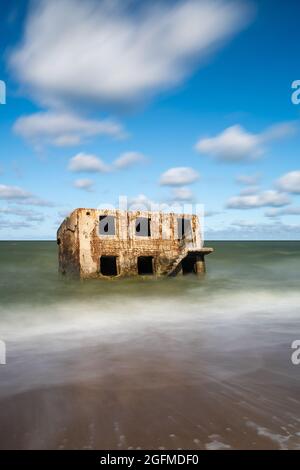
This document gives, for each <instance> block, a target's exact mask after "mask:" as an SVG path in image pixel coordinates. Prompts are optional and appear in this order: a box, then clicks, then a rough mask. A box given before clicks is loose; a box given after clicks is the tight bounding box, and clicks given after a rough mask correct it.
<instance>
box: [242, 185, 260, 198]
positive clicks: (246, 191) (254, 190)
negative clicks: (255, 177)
mask: <svg viewBox="0 0 300 470" xmlns="http://www.w3.org/2000/svg"><path fill="white" fill-rule="evenodd" d="M258 192H259V186H247V187H246V188H244V189H242V190H241V192H240V195H241V196H249V195H251V194H256V193H258Z"/></svg>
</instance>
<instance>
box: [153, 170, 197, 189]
mask: <svg viewBox="0 0 300 470" xmlns="http://www.w3.org/2000/svg"><path fill="white" fill-rule="evenodd" d="M198 179H199V174H198V173H197V171H196V170H194V169H193V168H189V167H176V168H170V169H169V170H167V171H166V172H165V173H163V174H162V175H161V177H160V184H161V185H162V186H183V185H186V184H191V183H194V182H195V181H197V180H198Z"/></svg>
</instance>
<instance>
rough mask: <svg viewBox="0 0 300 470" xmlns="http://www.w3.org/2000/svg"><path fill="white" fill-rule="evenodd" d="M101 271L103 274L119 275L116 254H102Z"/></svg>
mask: <svg viewBox="0 0 300 470" xmlns="http://www.w3.org/2000/svg"><path fill="white" fill-rule="evenodd" d="M100 273H101V274H102V276H117V275H118V268H117V257H116V256H101V258H100Z"/></svg>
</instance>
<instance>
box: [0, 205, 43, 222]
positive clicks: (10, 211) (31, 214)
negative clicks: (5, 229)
mask: <svg viewBox="0 0 300 470" xmlns="http://www.w3.org/2000/svg"><path fill="white" fill-rule="evenodd" d="M0 214H5V215H15V216H18V217H24V218H26V219H27V220H41V219H42V218H43V214H42V213H40V212H36V211H33V210H31V209H20V208H19V207H0Z"/></svg>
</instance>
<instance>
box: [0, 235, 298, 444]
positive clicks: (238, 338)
mask: <svg viewBox="0 0 300 470" xmlns="http://www.w3.org/2000/svg"><path fill="white" fill-rule="evenodd" d="M209 246H213V247H214V248H215V253H213V254H212V255H210V256H209V257H207V269H208V271H207V275H206V276H205V277H204V278H203V279H200V280H199V279H198V278H196V277H194V276H186V277H181V278H180V277H178V278H172V279H147V280H141V279H138V278H135V279H126V280H117V279H116V280H113V281H100V280H89V281H76V280H71V279H67V278H65V277H61V276H60V275H59V274H58V272H57V247H56V244H55V243H54V242H0V339H2V340H4V341H6V344H7V365H6V366H0V379H1V380H0V426H1V428H2V429H3V436H4V437H3V438H2V439H1V443H0V446H1V448H120V449H127V448H128V447H143V448H158V447H164V448H190V449H192V448H207V449H210V448H283V449H284V448H299V447H300V401H299V397H300V394H299V392H300V366H294V365H293V364H292V362H291V354H292V350H291V343H292V342H293V341H294V340H295V339H300V314H299V305H300V292H299V281H300V270H299V261H300V242H213V243H209Z"/></svg>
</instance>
